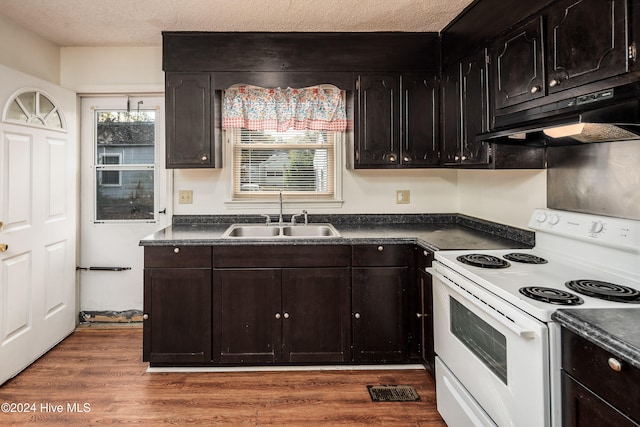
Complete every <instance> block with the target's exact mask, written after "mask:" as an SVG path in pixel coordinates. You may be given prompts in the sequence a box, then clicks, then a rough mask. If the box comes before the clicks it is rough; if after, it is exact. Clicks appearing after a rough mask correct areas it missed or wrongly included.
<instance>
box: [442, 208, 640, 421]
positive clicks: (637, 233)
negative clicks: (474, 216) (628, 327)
mask: <svg viewBox="0 0 640 427" xmlns="http://www.w3.org/2000/svg"><path fill="white" fill-rule="evenodd" d="M529 227H530V228H532V229H533V230H535V233H536V245H535V247H534V248H532V249H526V250H508V249H507V250H482V251H477V250H474V251H439V252H436V254H435V262H434V265H433V267H432V268H431V269H430V272H431V274H432V275H433V278H434V285H433V289H434V291H433V292H434V325H435V327H434V342H435V352H436V355H437V360H436V379H437V381H436V384H437V393H438V395H437V396H438V410H439V411H440V413H441V415H442V416H443V418H444V419H445V421H446V422H447V424H448V425H449V426H450V427H457V426H466V425H487V426H493V425H498V426H511V425H513V426H518V427H525V426H532V427H533V426H535V427H545V426H547V427H548V426H554V427H555V426H559V425H560V415H561V414H560V327H559V325H558V324H557V323H555V322H554V321H553V320H552V318H551V315H552V314H553V312H554V311H555V310H557V309H558V308H564V309H582V308H590V309H592V308H616V307H621V308H622V307H624V308H629V307H632V308H638V309H640V221H633V220H625V219H619V218H610V217H604V216H595V215H587V214H581V213H575V212H565V211H556V210H549V209H537V210H535V211H534V212H533V214H532V216H531V219H530V221H529Z"/></svg>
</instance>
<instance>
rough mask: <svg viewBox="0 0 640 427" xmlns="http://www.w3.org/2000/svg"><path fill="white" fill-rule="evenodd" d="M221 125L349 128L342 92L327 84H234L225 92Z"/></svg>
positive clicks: (248, 127) (227, 126) (236, 126)
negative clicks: (271, 86) (297, 87)
mask: <svg viewBox="0 0 640 427" xmlns="http://www.w3.org/2000/svg"><path fill="white" fill-rule="evenodd" d="M222 128H223V129H230V128H245V129H249V130H275V131H278V132H284V131H286V130H288V129H296V130H304V129H309V130H326V131H337V132H341V131H344V130H345V129H346V128H347V114H346V110H345V107H344V97H343V93H342V91H341V90H340V89H338V88H337V87H335V86H326V85H323V86H313V87H307V88H302V89H292V88H290V87H288V88H286V89H281V88H274V89H269V88H261V87H257V86H240V85H239V86H232V87H231V88H229V89H227V90H226V91H225V92H224V101H223V107H222Z"/></svg>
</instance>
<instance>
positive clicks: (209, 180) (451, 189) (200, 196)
mask: <svg viewBox="0 0 640 427" xmlns="http://www.w3.org/2000/svg"><path fill="white" fill-rule="evenodd" d="M228 173H229V169H228V168H224V167H223V168H222V169H220V170H175V171H174V172H173V177H174V192H173V193H174V194H173V200H174V204H173V208H174V210H173V213H174V214H176V215H200V214H242V213H271V214H274V213H277V212H278V206H277V204H276V203H268V204H266V205H263V206H256V207H247V206H242V205H241V206H238V205H234V204H230V203H228V188H229V177H228ZM343 174H344V175H343V200H344V203H343V204H342V206H340V207H316V206H314V205H313V204H312V203H307V204H304V203H301V204H292V203H289V202H287V200H286V198H285V205H284V209H283V210H284V212H285V213H286V214H287V215H289V214H291V213H297V212H299V211H300V210H301V209H307V210H308V211H309V213H343V214H347V213H349V214H352V213H425V212H428V213H436V212H438V213H449V212H456V211H457V200H456V194H457V190H456V187H457V171H455V170H450V169H419V170H353V169H350V170H345V171H344V172H343ZM180 190H192V191H193V204H191V205H183V204H179V203H178V194H179V191H180ZM396 190H409V191H410V203H409V204H396V203H395V194H396Z"/></svg>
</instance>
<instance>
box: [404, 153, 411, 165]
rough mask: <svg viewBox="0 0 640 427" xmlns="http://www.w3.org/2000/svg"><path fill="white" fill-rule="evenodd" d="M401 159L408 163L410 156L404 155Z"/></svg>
mask: <svg viewBox="0 0 640 427" xmlns="http://www.w3.org/2000/svg"><path fill="white" fill-rule="evenodd" d="M402 161H403V162H405V163H409V162H410V161H411V156H407V155H405V156H404V157H402Z"/></svg>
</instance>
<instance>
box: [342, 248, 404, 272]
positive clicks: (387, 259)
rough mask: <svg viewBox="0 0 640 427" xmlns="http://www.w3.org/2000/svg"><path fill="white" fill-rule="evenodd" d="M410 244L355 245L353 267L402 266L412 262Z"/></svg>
mask: <svg viewBox="0 0 640 427" xmlns="http://www.w3.org/2000/svg"><path fill="white" fill-rule="evenodd" d="M409 249H410V248H409V246H405V245H384V244H380V245H357V246H353V261H352V262H353V263H352V266H353V267H402V266H407V265H409V264H410V260H409V257H410V250H409Z"/></svg>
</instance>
